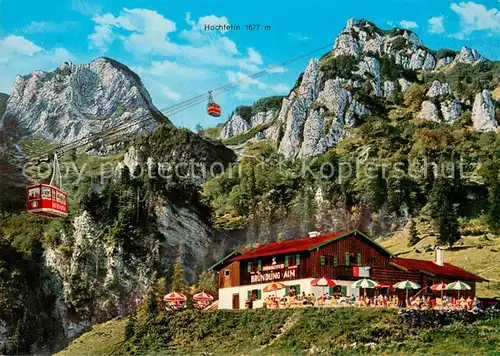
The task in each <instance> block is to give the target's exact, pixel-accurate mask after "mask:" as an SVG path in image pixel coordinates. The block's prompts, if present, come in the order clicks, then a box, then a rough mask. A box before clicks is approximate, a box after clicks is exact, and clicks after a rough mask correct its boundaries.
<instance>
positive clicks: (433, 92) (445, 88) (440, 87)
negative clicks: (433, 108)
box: [426, 80, 452, 98]
mask: <svg viewBox="0 0 500 356" xmlns="http://www.w3.org/2000/svg"><path fill="white" fill-rule="evenodd" d="M451 93H452V91H451V88H450V86H449V85H448V83H444V84H442V83H441V82H440V81H438V80H435V81H433V82H432V85H431V87H430V88H429V90H428V91H427V94H426V95H427V96H428V97H429V98H434V97H437V96H440V95H449V94H451Z"/></svg>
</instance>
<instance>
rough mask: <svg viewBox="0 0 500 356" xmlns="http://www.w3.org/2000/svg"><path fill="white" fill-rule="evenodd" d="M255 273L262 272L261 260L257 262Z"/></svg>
mask: <svg viewBox="0 0 500 356" xmlns="http://www.w3.org/2000/svg"><path fill="white" fill-rule="evenodd" d="M257 271H262V260H259V261H258V264H257Z"/></svg>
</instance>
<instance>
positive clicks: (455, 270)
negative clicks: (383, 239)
mask: <svg viewBox="0 0 500 356" xmlns="http://www.w3.org/2000/svg"><path fill="white" fill-rule="evenodd" d="M391 262H392V263H393V264H395V265H397V266H400V267H403V268H404V269H406V270H409V271H423V272H427V273H431V274H433V275H437V276H445V277H454V278H457V279H469V280H482V281H486V280H485V279H484V278H482V277H479V276H476V275H475V274H472V273H469V272H467V271H465V270H463V269H461V268H460V267H457V266H454V265H451V264H449V263H444V264H443V266H440V265H438V264H436V263H435V262H434V261H424V260H415V259H413V258H399V257H394V258H391Z"/></svg>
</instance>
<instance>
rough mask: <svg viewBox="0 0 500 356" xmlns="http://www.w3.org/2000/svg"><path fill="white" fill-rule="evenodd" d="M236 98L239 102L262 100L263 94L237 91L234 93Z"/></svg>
mask: <svg viewBox="0 0 500 356" xmlns="http://www.w3.org/2000/svg"><path fill="white" fill-rule="evenodd" d="M234 97H235V98H236V99H238V100H257V99H260V98H262V94H259V93H248V92H243V91H237V92H235V93H234Z"/></svg>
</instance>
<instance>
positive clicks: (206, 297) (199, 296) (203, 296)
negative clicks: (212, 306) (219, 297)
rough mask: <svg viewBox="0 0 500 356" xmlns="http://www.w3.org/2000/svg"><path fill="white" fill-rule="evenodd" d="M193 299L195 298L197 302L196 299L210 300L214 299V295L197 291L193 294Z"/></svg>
mask: <svg viewBox="0 0 500 356" xmlns="http://www.w3.org/2000/svg"><path fill="white" fill-rule="evenodd" d="M193 299H194V300H196V301H197V302H198V301H202V302H210V301H212V300H214V297H212V296H211V295H210V294H207V293H205V292H201V293H197V294H195V295H193Z"/></svg>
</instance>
